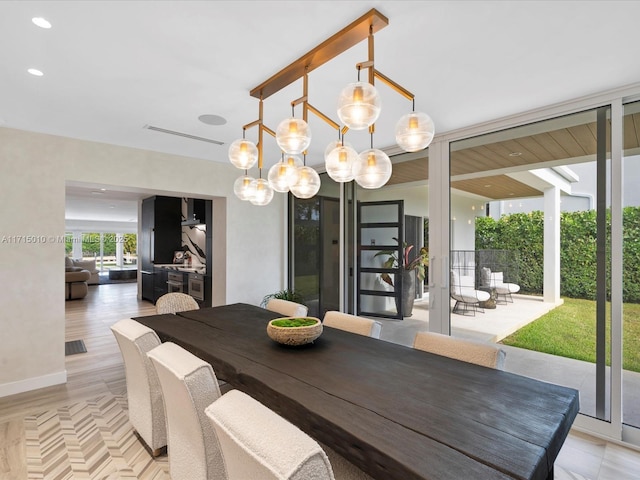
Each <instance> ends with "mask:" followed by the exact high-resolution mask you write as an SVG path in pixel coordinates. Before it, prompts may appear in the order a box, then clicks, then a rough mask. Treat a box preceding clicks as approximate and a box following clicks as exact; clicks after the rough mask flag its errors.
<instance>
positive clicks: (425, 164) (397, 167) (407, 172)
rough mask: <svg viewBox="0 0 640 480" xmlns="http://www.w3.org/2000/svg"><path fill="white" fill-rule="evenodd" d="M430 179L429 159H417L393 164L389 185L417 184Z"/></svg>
mask: <svg viewBox="0 0 640 480" xmlns="http://www.w3.org/2000/svg"><path fill="white" fill-rule="evenodd" d="M428 179H429V157H422V158H416V159H415V160H409V161H407V162H400V163H394V164H393V170H392V172H391V178H390V179H389V181H388V182H387V185H398V184H401V183H409V182H417V181H420V180H428Z"/></svg>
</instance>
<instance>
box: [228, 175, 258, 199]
mask: <svg viewBox="0 0 640 480" xmlns="http://www.w3.org/2000/svg"><path fill="white" fill-rule="evenodd" d="M251 182H253V177H250V176H248V175H244V176H242V177H238V178H237V180H236V181H235V182H233V193H235V195H236V197H238V198H239V199H240V200H249V198H251V194H252V191H251Z"/></svg>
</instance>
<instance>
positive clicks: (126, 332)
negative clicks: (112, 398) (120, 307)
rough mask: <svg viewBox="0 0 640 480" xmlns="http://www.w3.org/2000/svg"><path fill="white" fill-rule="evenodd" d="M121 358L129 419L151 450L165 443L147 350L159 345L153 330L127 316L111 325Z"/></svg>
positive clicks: (159, 395)
mask: <svg viewBox="0 0 640 480" xmlns="http://www.w3.org/2000/svg"><path fill="white" fill-rule="evenodd" d="M111 331H112V332H113V335H114V336H115V337H116V341H117V342H118V346H119V347H120V352H121V353H122V359H123V360H124V370H125V377H126V381H127V401H128V404H129V421H130V422H131V425H133V428H135V430H136V431H137V432H138V434H140V436H141V437H142V439H143V440H144V441H145V443H146V444H147V445H148V446H149V448H150V449H151V450H153V451H155V450H158V449H160V448H162V447H164V446H165V445H166V444H167V429H166V424H165V418H164V404H163V402H162V390H161V387H160V382H159V381H158V375H157V374H156V371H155V369H154V368H153V365H152V364H151V361H150V360H149V358H148V357H147V352H148V351H149V350H152V349H153V348H155V347H157V346H158V345H160V339H159V338H158V335H157V334H156V332H154V331H153V330H152V329H150V328H149V327H147V326H145V325H142V324H141V323H139V322H136V321H135V320H132V319H130V318H127V319H124V320H120V321H119V322H116V323H115V324H113V325H112V326H111Z"/></svg>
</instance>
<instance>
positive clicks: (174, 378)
mask: <svg viewBox="0 0 640 480" xmlns="http://www.w3.org/2000/svg"><path fill="white" fill-rule="evenodd" d="M148 355H149V358H150V359H151V362H152V363H153V366H154V367H155V369H156V372H157V373H158V378H159V380H160V385H161V386H162V392H163V396H164V407H165V413H166V417H167V451H168V455H169V474H170V475H171V478H173V479H175V480H181V479H185V480H226V479H227V474H226V469H225V466H224V462H223V460H222V453H221V451H220V444H219V442H218V437H217V435H216V432H215V430H214V429H213V425H212V424H211V422H210V421H209V420H208V419H207V417H206V415H205V413H204V410H205V408H206V407H207V406H208V405H210V404H211V403H212V402H213V401H214V400H217V399H218V398H220V388H219V387H218V382H217V379H216V376H215V373H214V372H213V368H212V367H211V365H210V364H208V363H207V362H205V361H203V360H201V359H199V358H198V357H196V356H195V355H193V354H192V353H190V352H188V351H187V350H185V349H184V348H182V347H181V346H179V345H176V344H175V343H172V342H165V343H163V344H162V345H160V346H158V347H156V348H154V349H153V350H151V351H150V352H149V353H148Z"/></svg>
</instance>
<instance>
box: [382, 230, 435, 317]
mask: <svg viewBox="0 0 640 480" xmlns="http://www.w3.org/2000/svg"><path fill="white" fill-rule="evenodd" d="M394 240H395V241H396V242H397V241H398V239H397V238H395V237H394ZM413 248H414V246H413V245H408V244H407V243H406V242H405V243H403V244H402V257H401V258H398V250H381V251H379V252H378V253H376V254H375V255H374V258H375V257H378V256H383V255H384V256H386V257H387V258H386V259H385V261H384V263H383V264H382V267H383V268H400V269H401V273H402V291H401V292H399V293H400V295H396V308H397V307H398V303H397V302H398V297H400V299H401V301H402V312H403V316H405V317H410V316H411V314H412V311H413V300H414V299H415V296H416V285H415V277H416V276H417V277H418V281H419V282H420V285H422V282H423V281H424V278H425V276H426V272H427V267H428V266H429V250H428V249H427V248H426V247H422V248H421V249H420V251H419V252H418V255H417V256H416V258H414V259H413V260H410V253H411V251H412V250H413ZM414 272H415V273H414ZM380 279H381V280H382V281H383V282H385V283H387V284H388V285H391V286H392V287H394V289H395V288H396V286H395V285H394V283H393V278H392V277H391V275H390V274H388V273H383V274H381V275H380ZM396 293H398V292H396ZM398 310H399V309H398Z"/></svg>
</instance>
